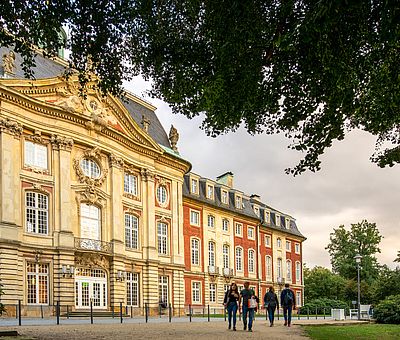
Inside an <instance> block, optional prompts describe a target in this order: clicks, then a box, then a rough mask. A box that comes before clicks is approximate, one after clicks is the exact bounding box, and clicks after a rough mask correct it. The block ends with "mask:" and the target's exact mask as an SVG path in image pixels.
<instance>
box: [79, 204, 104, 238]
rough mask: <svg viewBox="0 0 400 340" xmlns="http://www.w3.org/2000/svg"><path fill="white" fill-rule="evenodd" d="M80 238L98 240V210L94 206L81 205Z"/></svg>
mask: <svg viewBox="0 0 400 340" xmlns="http://www.w3.org/2000/svg"><path fill="white" fill-rule="evenodd" d="M81 238H87V239H91V240H100V209H99V208H97V207H96V206H95V205H89V204H86V203H82V204H81Z"/></svg>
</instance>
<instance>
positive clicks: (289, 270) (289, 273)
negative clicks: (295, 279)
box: [286, 260, 292, 281]
mask: <svg viewBox="0 0 400 340" xmlns="http://www.w3.org/2000/svg"><path fill="white" fill-rule="evenodd" d="M286 280H287V281H292V261H290V260H287V261H286Z"/></svg>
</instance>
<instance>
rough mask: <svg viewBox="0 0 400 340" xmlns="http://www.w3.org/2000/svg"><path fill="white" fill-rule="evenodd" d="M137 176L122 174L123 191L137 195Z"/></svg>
mask: <svg viewBox="0 0 400 340" xmlns="http://www.w3.org/2000/svg"><path fill="white" fill-rule="evenodd" d="M137 183H138V179H137V176H135V175H131V174H127V173H125V175H124V192H126V193H128V194H131V195H134V196H137V193H138V185H137Z"/></svg>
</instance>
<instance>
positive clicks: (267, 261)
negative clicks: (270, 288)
mask: <svg viewBox="0 0 400 340" xmlns="http://www.w3.org/2000/svg"><path fill="white" fill-rule="evenodd" d="M265 276H266V278H267V279H269V280H270V279H271V278H272V258H271V256H269V255H267V256H265Z"/></svg>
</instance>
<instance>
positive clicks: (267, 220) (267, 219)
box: [264, 211, 270, 223]
mask: <svg viewBox="0 0 400 340" xmlns="http://www.w3.org/2000/svg"><path fill="white" fill-rule="evenodd" d="M264 220H265V223H270V215H269V211H265V216H264Z"/></svg>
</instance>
